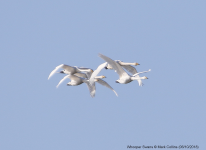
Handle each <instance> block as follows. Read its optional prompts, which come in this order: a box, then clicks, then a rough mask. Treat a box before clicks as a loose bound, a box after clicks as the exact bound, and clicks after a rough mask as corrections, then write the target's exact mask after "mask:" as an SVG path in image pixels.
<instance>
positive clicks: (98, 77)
mask: <svg viewBox="0 0 206 150" xmlns="http://www.w3.org/2000/svg"><path fill="white" fill-rule="evenodd" d="M94 78H95V79H102V78H105V76H96V77H94Z"/></svg>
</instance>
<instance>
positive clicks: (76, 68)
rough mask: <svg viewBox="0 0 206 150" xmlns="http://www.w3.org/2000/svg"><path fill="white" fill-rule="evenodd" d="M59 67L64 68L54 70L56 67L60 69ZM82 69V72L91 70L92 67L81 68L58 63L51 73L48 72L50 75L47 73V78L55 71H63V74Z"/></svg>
mask: <svg viewBox="0 0 206 150" xmlns="http://www.w3.org/2000/svg"><path fill="white" fill-rule="evenodd" d="M60 68H62V69H64V70H62V71H60V72H56V71H57V70H58V69H60ZM82 71H84V72H91V73H92V72H93V70H92V69H90V68H83V67H76V66H74V67H72V66H69V65H65V64H61V65H59V66H57V67H56V68H55V69H54V70H53V71H52V72H51V73H50V75H49V77H48V80H49V79H50V78H51V77H52V76H53V75H54V74H55V73H65V74H71V75H72V74H74V73H78V72H82Z"/></svg>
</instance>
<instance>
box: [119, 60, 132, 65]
mask: <svg viewBox="0 0 206 150" xmlns="http://www.w3.org/2000/svg"><path fill="white" fill-rule="evenodd" d="M119 63H120V65H122V66H127V65H133V66H135V65H136V63H129V62H122V61H119Z"/></svg>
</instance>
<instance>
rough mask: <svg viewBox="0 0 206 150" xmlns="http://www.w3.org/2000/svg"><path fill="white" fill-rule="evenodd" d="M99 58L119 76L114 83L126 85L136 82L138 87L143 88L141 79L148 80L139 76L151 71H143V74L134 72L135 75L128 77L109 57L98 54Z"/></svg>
mask: <svg viewBox="0 0 206 150" xmlns="http://www.w3.org/2000/svg"><path fill="white" fill-rule="evenodd" d="M99 57H100V58H102V59H103V60H105V61H106V62H107V63H108V64H109V65H110V66H112V68H113V69H114V70H115V71H116V72H117V74H118V75H119V79H118V80H116V83H121V84H127V83H130V82H131V81H133V80H137V81H138V83H139V86H143V83H142V79H148V78H147V77H145V76H143V77H140V76H139V74H141V73H146V72H149V71H151V69H149V70H148V71H143V72H139V73H135V72H134V73H135V74H133V75H132V76H130V75H128V74H127V73H126V72H125V71H124V69H123V68H122V67H121V66H120V65H119V64H118V63H117V62H116V61H114V60H112V59H110V58H109V57H107V56H104V55H102V54H99Z"/></svg>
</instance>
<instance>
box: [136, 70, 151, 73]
mask: <svg viewBox="0 0 206 150" xmlns="http://www.w3.org/2000/svg"><path fill="white" fill-rule="evenodd" d="M150 71H151V69H149V70H148V71H142V72H139V73H138V74H141V73H147V72H150Z"/></svg>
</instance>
